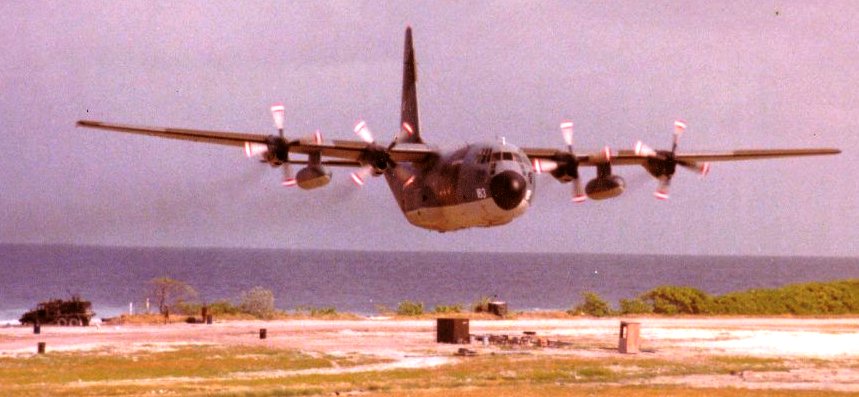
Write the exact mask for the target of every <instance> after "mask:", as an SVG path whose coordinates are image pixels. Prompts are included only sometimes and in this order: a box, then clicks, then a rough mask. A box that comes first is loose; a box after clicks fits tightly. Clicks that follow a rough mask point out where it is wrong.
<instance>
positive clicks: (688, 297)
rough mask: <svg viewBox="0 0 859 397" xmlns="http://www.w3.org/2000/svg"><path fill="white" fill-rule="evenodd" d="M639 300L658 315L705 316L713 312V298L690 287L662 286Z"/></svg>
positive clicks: (646, 293)
mask: <svg viewBox="0 0 859 397" xmlns="http://www.w3.org/2000/svg"><path fill="white" fill-rule="evenodd" d="M640 299H641V300H643V301H644V302H646V303H647V304H648V305H649V306H650V307H652V308H653V312H654V313H659V314H707V313H712V312H713V307H714V304H713V303H714V302H713V297H711V296H710V295H707V294H706V293H705V292H704V291H701V290H698V289H695V288H691V287H672V286H662V287H657V288H654V289H652V290H650V291H648V292H645V293H644V294H643V295H641V298H640Z"/></svg>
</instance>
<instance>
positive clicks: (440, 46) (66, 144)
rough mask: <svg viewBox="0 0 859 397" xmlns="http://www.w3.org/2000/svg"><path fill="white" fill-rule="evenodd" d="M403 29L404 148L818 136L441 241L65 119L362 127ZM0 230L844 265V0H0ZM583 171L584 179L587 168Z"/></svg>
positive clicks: (848, 93)
mask: <svg viewBox="0 0 859 397" xmlns="http://www.w3.org/2000/svg"><path fill="white" fill-rule="evenodd" d="M407 25H411V26H413V28H414V39H415V47H416V53H417V59H418V72H419V79H420V80H419V86H418V90H419V100H420V103H421V122H422V129H423V136H424V139H425V140H427V141H430V142H431V143H434V144H438V145H439V146H441V147H447V148H450V147H455V146H456V145H461V144H463V143H466V142H476V141H487V140H488V141H492V140H494V139H496V137H502V136H503V137H505V138H506V139H507V141H508V142H511V143H514V144H517V145H519V146H529V147H534V146H543V147H561V146H562V145H563V141H562V139H561V135H560V132H559V131H558V124H559V122H560V121H561V120H562V119H565V118H570V119H572V120H574V121H575V122H576V134H577V145H578V147H580V148H582V149H597V148H600V147H602V146H603V145H610V146H612V147H613V148H615V149H630V148H632V145H633V144H634V143H635V141H636V140H638V139H642V140H644V141H646V142H649V143H651V144H652V145H653V146H657V147H668V146H669V145H670V140H671V131H672V123H673V120H674V119H675V118H678V117H682V118H685V119H687V120H688V122H689V129H688V130H687V133H686V134H685V135H684V136H683V141H682V142H681V149H686V150H727V149H736V148H757V147H760V148H791V147H806V146H810V147H815V146H832V147H839V148H841V149H842V150H843V151H844V153H843V154H841V155H839V156H833V157H819V158H802V159H792V160H770V161H759V162H742V163H740V162H738V163H718V164H714V167H713V170H712V171H711V173H710V175H709V176H708V177H707V178H705V179H703V180H701V179H700V178H699V177H698V176H696V175H694V174H692V173H689V172H685V171H684V170H680V171H678V174H677V175H676V176H675V178H674V181H673V182H674V183H673V186H672V188H673V189H672V197H671V200H670V201H668V202H661V201H658V200H655V199H654V198H653V196H652V195H651V193H652V191H653V190H654V189H655V188H656V185H657V183H656V181H655V180H653V179H651V178H650V177H649V176H648V175H647V174H646V173H645V172H644V170H643V169H641V168H640V167H616V168H615V172H616V173H617V174H620V175H621V176H623V177H624V178H626V180H627V183H628V185H629V189H628V190H627V192H626V193H625V194H623V195H622V196H620V197H618V198H616V199H613V200H608V201H602V202H594V201H588V202H587V203H586V204H583V205H574V204H572V203H570V185H568V184H567V185H562V184H559V183H557V182H556V181H555V180H554V179H552V178H551V177H550V176H541V177H540V179H538V182H537V183H538V188H537V192H536V198H535V200H534V205H533V206H532V208H531V209H530V210H529V211H528V212H527V213H526V214H525V215H524V216H523V217H520V218H518V219H516V220H515V221H514V222H513V223H512V224H510V225H507V226H503V227H497V228H491V229H471V230H466V231H460V232H454V233H446V234H439V233H436V232H430V231H426V230H423V229H418V228H415V227H413V226H411V225H410V224H408V223H407V222H406V220H405V218H404V217H403V216H402V214H401V213H400V212H399V210H398V208H397V205H396V203H395V202H394V200H393V198H392V196H391V194H390V192H389V191H388V188H387V185H386V184H385V183H384V181H383V180H382V179H381V178H378V179H375V180H373V181H372V183H370V184H368V185H367V186H365V187H364V188H363V189H356V188H354V186H353V185H352V184H351V182H350V181H349V178H348V173H349V171H348V170H347V169H335V170H334V174H335V176H334V177H335V179H334V181H333V182H332V183H331V184H330V185H329V186H327V187H326V188H323V189H319V190H314V191H301V190H298V189H289V190H287V189H285V188H282V187H281V186H280V184H279V181H280V176H279V172H278V171H277V170H273V169H270V168H268V167H266V166H263V165H261V164H258V163H255V162H253V161H249V160H248V159H246V158H245V157H244V155H243V154H242V152H241V150H239V149H233V148H229V147H222V146H217V145H206V144H196V143H186V142H179V141H171V140H164V139H157V138H150V137H137V136H131V135H125V134H119V133H110V132H104V131H97V130H89V129H80V128H75V127H74V123H75V121H76V120H78V119H82V118H87V119H96V120H105V121H115V122H126V123H136V124H145V125H160V126H175V127H188V128H204V129H215V130H235V131H248V132H263V133H275V131H274V130H273V128H272V122H271V116H270V114H269V106H270V105H271V104H272V103H274V102H278V101H282V102H284V104H285V105H286V120H287V127H286V132H287V134H289V135H290V136H300V135H303V134H306V133H309V132H311V131H313V130H316V129H320V130H321V131H322V132H323V134H324V135H325V137H326V138H341V139H353V138H354V135H353V134H352V132H351V127H352V125H353V123H354V122H355V120H356V119H358V118H364V119H366V120H367V122H368V123H369V124H370V126H371V127H372V128H373V130H374V131H376V133H377V135H378V136H379V137H380V138H382V137H384V139H385V140H387V139H389V137H391V136H392V134H393V132H394V131H396V129H397V125H398V122H399V116H400V115H399V98H400V84H401V81H400V80H401V74H402V71H401V69H402V59H401V57H402V46H403V31H404V29H405V27H406V26H407ZM0 37H3V40H0V55H2V59H3V61H2V62H0V93H1V94H0V134H2V137H3V141H2V145H0V209H2V212H0V243H66V244H97V245H122V246H217V247H272V248H313V249H360V250H364V249H366V250H443V251H522V252H543V251H551V252H592V253H654V254H709V255H815V256H816V255H826V256H830V255H832V256H859V227H857V226H856V222H857V221H859V199H857V197H859V187H857V186H859V183H857V179H859V169H857V165H859V158H857V156H859V154H857V153H859V139H857V133H859V78H857V73H859V72H857V71H859V6H857V4H856V2H853V1H846V2H836V1H825V2H819V3H816V4H815V3H814V2H809V1H801V2H800V1H777V2H770V1H750V2H711V1H702V2H697V3H696V2H652V1H641V2H630V1H619V2H609V1H595V2H557V3H555V2H525V1H522V2H519V1H500V2H449V3H448V2H435V1H433V2H331V3H322V2H316V1H307V2H301V1H299V2H271V3H263V2H256V1H254V2H210V1H206V2H160V3H156V2H148V1H147V2H130V1H128V2H126V1H123V2H103V1H98V2H64V1H63V2H35V1H33V2H2V3H0ZM584 173H585V177H586V178H590V177H592V176H593V173H594V170H593V169H587V170H585V171H584Z"/></svg>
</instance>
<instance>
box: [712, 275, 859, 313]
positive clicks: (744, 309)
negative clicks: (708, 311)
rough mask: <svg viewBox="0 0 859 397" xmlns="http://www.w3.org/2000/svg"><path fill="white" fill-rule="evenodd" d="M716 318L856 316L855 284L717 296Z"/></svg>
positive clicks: (858, 297)
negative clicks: (761, 315) (740, 315)
mask: <svg viewBox="0 0 859 397" xmlns="http://www.w3.org/2000/svg"><path fill="white" fill-rule="evenodd" d="M713 312H714V313H719V314H758V315H760V314H798V315H815V314H856V313H859V280H843V281H833V282H828V283H819V282H813V283H803V284H792V285H788V286H785V287H782V288H777V289H753V290H748V291H743V292H732V293H729V294H725V295H722V296H718V297H716V298H715V299H714V302H713Z"/></svg>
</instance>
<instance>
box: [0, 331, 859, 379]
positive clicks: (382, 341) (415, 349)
mask: <svg viewBox="0 0 859 397" xmlns="http://www.w3.org/2000/svg"><path fill="white" fill-rule="evenodd" d="M619 321H620V319H617V318H613V319H518V320H471V323H470V331H471V333H472V334H478V335H480V334H509V335H521V334H522V333H523V332H524V331H533V332H536V334H537V335H538V336H540V337H544V338H549V339H551V340H561V341H565V342H569V343H570V344H571V345H570V346H567V347H564V348H537V349H528V350H527V354H535V355H549V356H552V355H555V356H570V355H571V356H578V357H594V358H601V357H606V358H610V357H617V356H619V353H618V352H617V350H616V346H617V339H618V332H619ZM632 321H637V322H640V323H641V339H642V343H641V348H642V352H641V353H640V354H639V356H646V357H653V358H658V359H670V360H681V361H683V360H688V362H690V363H691V362H695V361H696V360H699V359H700V358H701V357H707V356H741V357H766V358H778V359H782V360H785V362H786V363H789V364H790V368H789V369H788V370H787V371H772V372H751V371H749V372H743V373H735V374H714V375H689V376H672V377H657V378H654V379H648V380H646V381H643V382H646V383H648V384H679V385H685V386H692V387H741V388H755V389H757V388H779V389H817V390H833V391H855V392H859V319H857V318H834V319H796V318H734V317H732V318H640V319H634V320H632ZM261 328H265V329H266V330H267V338H266V339H260V338H259V330H260V329H261ZM37 342H46V343H47V348H48V350H49V351H90V350H101V349H108V350H111V351H117V352H124V351H158V350H166V349H173V348H175V347H177V346H182V345H187V344H200V345H243V346H269V347H277V348H290V349H298V350H301V351H305V352H310V353H314V354H315V353H322V354H329V355H338V354H347V353H348V354H354V353H358V354H361V355H366V356H372V357H378V358H384V359H386V360H388V361H386V362H385V363H381V364H380V363H374V364H368V365H364V366H356V367H348V368H325V369H312V370H302V371H293V372H289V371H276V373H265V374H258V373H253V374H245V375H242V376H247V377H256V376H262V377H265V376H272V377H276V376H289V375H290V374H292V373H295V374H303V373H308V372H319V373H336V372H346V371H350V372H360V371H375V370H386V369H395V368H413V367H430V366H444V365H448V364H452V363H455V362H456V361H457V360H464V359H467V358H462V357H457V356H455V355H454V353H455V352H456V351H457V350H458V349H459V348H460V347H463V345H446V344H437V343H435V321H434V320H400V319H385V318H367V319H361V320H281V321H265V322H263V321H229V322H217V321H216V322H215V323H214V324H212V325H203V324H169V325H99V326H90V327H78V328H71V327H49V326H44V327H42V332H41V334H40V335H34V334H33V329H32V328H31V327H5V328H0V356H6V357H9V356H13V357H14V356H28V355H32V354H34V353H35V350H36V344H37ZM467 347H468V348H470V349H473V350H475V351H476V352H477V354H491V353H501V352H502V349H501V348H500V347H498V346H483V345H482V344H480V343H474V344H471V345H468V346H467ZM504 352H509V350H504ZM237 376H238V375H237Z"/></svg>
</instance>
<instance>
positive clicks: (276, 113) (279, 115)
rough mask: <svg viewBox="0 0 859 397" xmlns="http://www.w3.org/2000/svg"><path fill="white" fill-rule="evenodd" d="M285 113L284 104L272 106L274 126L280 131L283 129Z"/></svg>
mask: <svg viewBox="0 0 859 397" xmlns="http://www.w3.org/2000/svg"><path fill="white" fill-rule="evenodd" d="M283 111H284V107H283V104H282V103H275V104H274V105H271V117H272V118H273V119H274V126H275V127H277V129H279V130H282V129H283Z"/></svg>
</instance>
